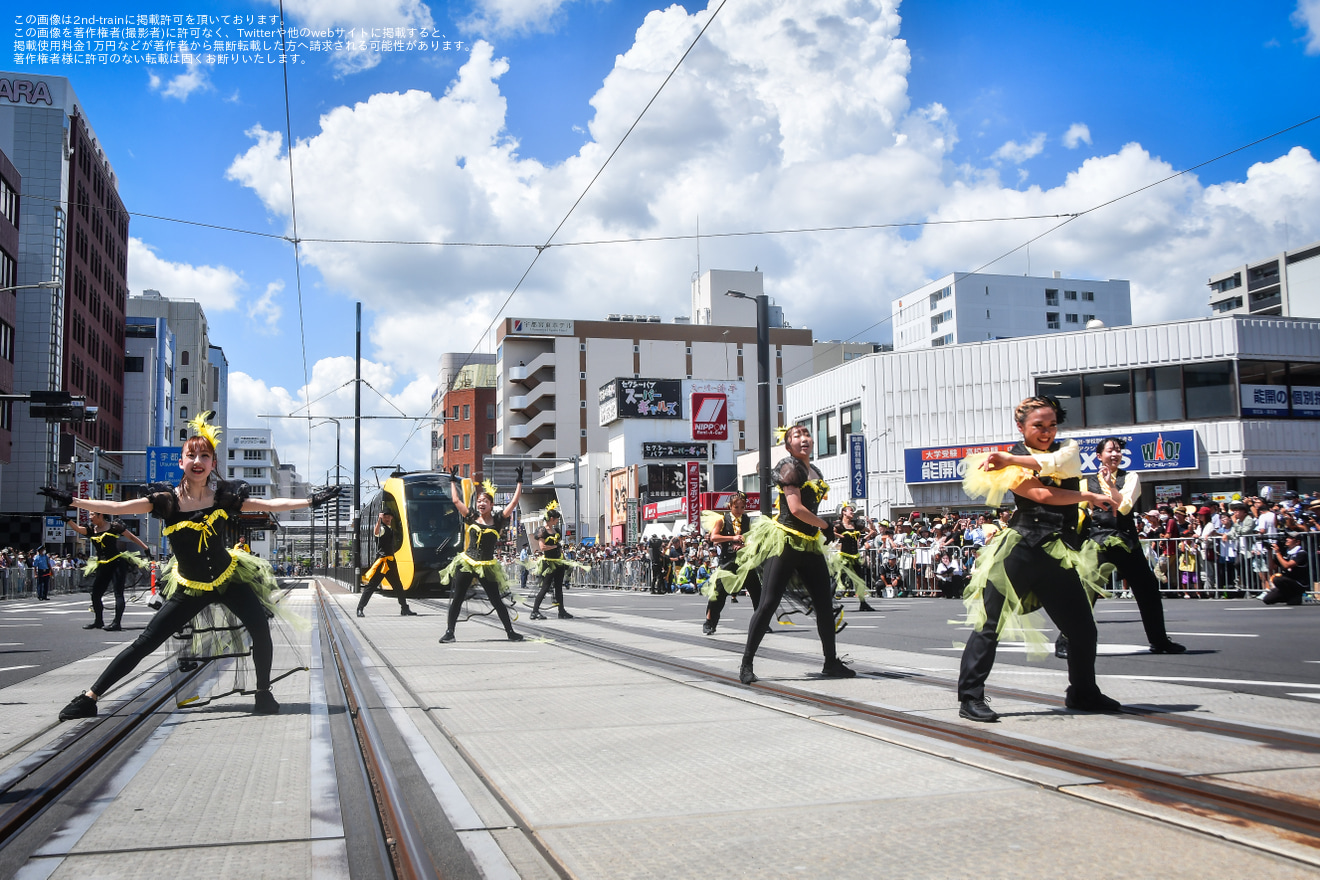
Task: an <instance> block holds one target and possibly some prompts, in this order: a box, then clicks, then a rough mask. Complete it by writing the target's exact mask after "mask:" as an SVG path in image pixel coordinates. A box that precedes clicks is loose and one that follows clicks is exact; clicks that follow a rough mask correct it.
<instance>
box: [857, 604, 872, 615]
mask: <svg viewBox="0 0 1320 880" xmlns="http://www.w3.org/2000/svg"><path fill="white" fill-rule="evenodd" d="M874 610H875V609H874V608H872V607H871V606H870V605H868V604H866V603H865V602H863V603H862V604H861V605H858V606H857V611H858V612H859V613H860V612H862V611H874Z"/></svg>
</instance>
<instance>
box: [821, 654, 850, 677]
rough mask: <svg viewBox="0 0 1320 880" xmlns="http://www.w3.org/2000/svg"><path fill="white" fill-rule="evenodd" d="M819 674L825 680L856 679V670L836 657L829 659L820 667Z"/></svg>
mask: <svg viewBox="0 0 1320 880" xmlns="http://www.w3.org/2000/svg"><path fill="white" fill-rule="evenodd" d="M820 674H821V675H823V676H825V677H826V678H856V677H857V670H856V669H853V668H852V667H851V666H849V665H848V664H846V663H844V662H843V661H842V660H840V659H839V658H838V657H831V658H830V659H828V660H826V661H825V665H824V666H823V667H821V670H820Z"/></svg>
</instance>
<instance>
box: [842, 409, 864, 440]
mask: <svg viewBox="0 0 1320 880" xmlns="http://www.w3.org/2000/svg"><path fill="white" fill-rule="evenodd" d="M860 433H862V405H861V404H860V403H854V404H852V405H850V406H845V407H843V408H842V409H840V410H839V436H840V437H847V436H848V435H849V434H860Z"/></svg>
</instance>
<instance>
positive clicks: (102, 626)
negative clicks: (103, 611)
mask: <svg viewBox="0 0 1320 880" xmlns="http://www.w3.org/2000/svg"><path fill="white" fill-rule="evenodd" d="M83 629H105V624H104V623H102V622H101V621H99V620H98V621H96V622H95V623H89V624H87V625H86V626H84V627H83Z"/></svg>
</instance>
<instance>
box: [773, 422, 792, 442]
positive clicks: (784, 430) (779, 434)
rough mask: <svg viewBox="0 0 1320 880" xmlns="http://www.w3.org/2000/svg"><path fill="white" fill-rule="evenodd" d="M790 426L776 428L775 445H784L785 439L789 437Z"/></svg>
mask: <svg viewBox="0 0 1320 880" xmlns="http://www.w3.org/2000/svg"><path fill="white" fill-rule="evenodd" d="M788 427H789V426H788V425H780V426H779V427H778V428H775V445H776V446H781V445H783V443H784V437H786V436H787V435H788Z"/></svg>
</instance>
